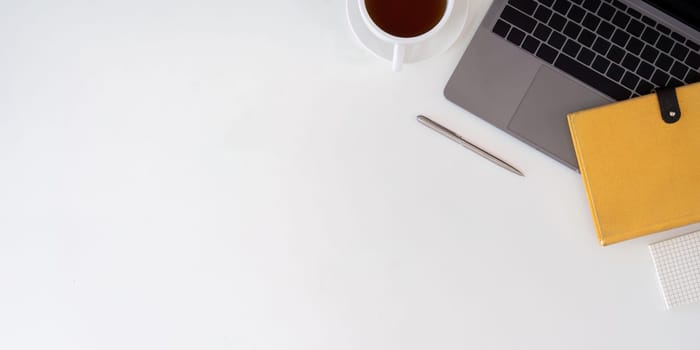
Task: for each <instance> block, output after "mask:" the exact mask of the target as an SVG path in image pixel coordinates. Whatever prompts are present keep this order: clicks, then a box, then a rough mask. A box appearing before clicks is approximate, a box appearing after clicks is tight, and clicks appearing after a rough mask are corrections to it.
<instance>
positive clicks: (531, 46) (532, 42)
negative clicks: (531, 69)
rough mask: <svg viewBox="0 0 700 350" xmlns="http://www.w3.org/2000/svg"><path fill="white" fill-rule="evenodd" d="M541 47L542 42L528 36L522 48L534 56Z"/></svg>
mask: <svg viewBox="0 0 700 350" xmlns="http://www.w3.org/2000/svg"><path fill="white" fill-rule="evenodd" d="M539 46H540V41H539V40H537V39H535V38H533V37H531V36H529V35H528V36H527V37H526V38H525V40H524V41H523V45H522V48H523V49H525V50H527V51H529V52H530V53H532V54H534V53H535V52H537V48H538V47H539Z"/></svg>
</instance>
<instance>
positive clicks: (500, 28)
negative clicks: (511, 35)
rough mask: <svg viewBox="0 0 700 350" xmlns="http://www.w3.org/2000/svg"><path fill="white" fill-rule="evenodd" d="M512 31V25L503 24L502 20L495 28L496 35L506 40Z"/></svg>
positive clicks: (497, 22)
mask: <svg viewBox="0 0 700 350" xmlns="http://www.w3.org/2000/svg"><path fill="white" fill-rule="evenodd" d="M509 30H510V24H508V23H506V22H503V21H502V20H500V19H499V20H498V21H496V25H495V26H493V32H494V33H496V35H498V36H500V37H503V38H505V37H506V35H508V31H509Z"/></svg>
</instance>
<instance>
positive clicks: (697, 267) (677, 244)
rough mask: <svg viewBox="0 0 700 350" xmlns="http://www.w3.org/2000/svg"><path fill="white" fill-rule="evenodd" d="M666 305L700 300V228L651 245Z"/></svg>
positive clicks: (670, 305) (668, 306)
mask: <svg viewBox="0 0 700 350" xmlns="http://www.w3.org/2000/svg"><path fill="white" fill-rule="evenodd" d="M649 250H650V251H651V257H652V259H654V266H656V273H657V274H658V276H659V284H661V290H662V292H663V294H664V300H665V301H666V307H667V308H669V309H670V308H672V307H674V306H678V305H683V304H690V303H694V302H699V301H700V231H698V232H694V233H689V234H687V235H683V236H680V237H676V238H671V239H667V240H665V241H661V242H656V243H652V244H650V245H649Z"/></svg>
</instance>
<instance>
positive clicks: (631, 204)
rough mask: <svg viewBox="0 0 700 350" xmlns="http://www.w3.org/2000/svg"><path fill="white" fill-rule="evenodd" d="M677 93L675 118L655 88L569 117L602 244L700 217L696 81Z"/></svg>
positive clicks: (699, 114)
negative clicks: (666, 116) (666, 117)
mask: <svg viewBox="0 0 700 350" xmlns="http://www.w3.org/2000/svg"><path fill="white" fill-rule="evenodd" d="M676 95H677V96H678V103H679V106H680V109H681V117H680V120H678V121H677V122H675V123H673V124H668V123H666V122H664V121H663V119H662V118H661V112H660V110H659V103H658V100H657V97H656V94H650V95H646V96H641V97H637V98H633V99H631V100H627V101H622V102H617V103H613V104H609V105H605V106H601V107H597V108H593V109H589V110H585V111H580V112H576V113H571V114H569V115H568V120H569V129H570V131H571V137H572V139H573V142H574V148H575V149H576V157H577V159H578V164H579V168H580V170H581V175H582V176H583V183H584V186H585V187H586V193H587V195H588V201H589V203H590V207H591V212H592V214H593V221H594V223H595V227H596V230H597V232H598V238H599V240H600V244H602V245H608V244H612V243H616V242H620V241H624V240H627V239H631V238H636V237H639V236H642V235H646V234H650V233H654V232H658V231H663V230H667V229H671V228H674V227H680V226H684V225H688V224H691V223H695V222H700V83H696V84H691V85H687V86H684V87H679V88H676Z"/></svg>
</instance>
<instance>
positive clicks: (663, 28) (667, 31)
mask: <svg viewBox="0 0 700 350" xmlns="http://www.w3.org/2000/svg"><path fill="white" fill-rule="evenodd" d="M656 29H658V30H659V31H660V32H661V33H664V34H666V35H668V34H671V30H670V29H668V27H666V26H665V25H663V24H661V23H657V24H656Z"/></svg>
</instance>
